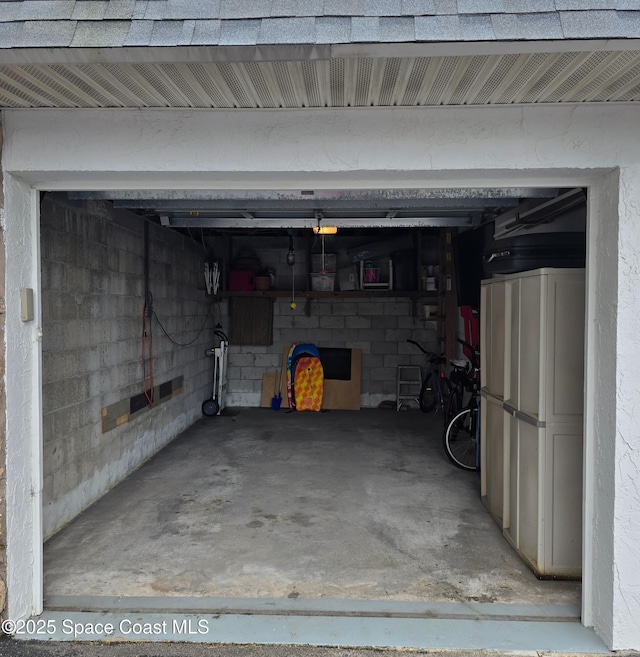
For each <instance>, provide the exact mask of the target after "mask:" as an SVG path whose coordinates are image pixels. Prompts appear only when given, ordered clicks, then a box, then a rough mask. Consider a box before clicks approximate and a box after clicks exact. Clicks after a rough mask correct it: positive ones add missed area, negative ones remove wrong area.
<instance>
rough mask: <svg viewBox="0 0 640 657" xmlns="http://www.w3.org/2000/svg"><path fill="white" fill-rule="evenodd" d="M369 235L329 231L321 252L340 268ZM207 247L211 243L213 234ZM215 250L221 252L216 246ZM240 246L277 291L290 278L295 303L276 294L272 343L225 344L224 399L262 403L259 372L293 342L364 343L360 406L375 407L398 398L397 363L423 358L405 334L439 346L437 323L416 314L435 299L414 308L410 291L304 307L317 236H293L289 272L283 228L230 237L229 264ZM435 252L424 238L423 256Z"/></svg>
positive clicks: (271, 367) (430, 257)
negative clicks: (270, 277)
mask: <svg viewBox="0 0 640 657" xmlns="http://www.w3.org/2000/svg"><path fill="white" fill-rule="evenodd" d="M309 232H310V231H309ZM308 239H309V241H307V240H308ZM378 239H380V238H378ZM367 241H372V240H367V239H366V238H363V237H345V236H341V235H339V236H337V237H333V236H331V237H328V238H326V240H325V253H336V254H337V267H338V268H340V267H345V266H348V265H350V264H351V263H352V261H351V259H350V258H349V256H348V254H347V251H348V249H349V248H350V247H353V246H359V245H361V244H362V243H363V242H367ZM212 246H213V248H214V250H216V244H215V241H214V243H213V244H212ZM217 251H218V254H219V255H221V251H220V250H219V249H218V250H217ZM243 251H244V252H246V251H252V252H254V253H255V254H256V255H257V256H258V257H259V259H260V262H261V265H262V267H263V268H269V269H271V270H273V271H274V272H275V288H276V289H277V290H279V291H285V290H286V291H290V290H291V289H292V280H293V281H294V283H295V291H296V294H295V296H296V301H297V307H296V309H295V310H292V309H291V307H290V304H291V300H292V297H291V296H289V295H285V296H279V297H277V298H276V299H275V300H274V327H273V344H272V345H269V346H252V345H234V344H231V345H230V348H229V363H228V365H229V367H228V376H227V380H228V396H227V403H228V404H229V405H230V406H259V405H260V396H261V387H262V375H263V374H264V373H265V372H274V371H277V370H278V369H279V368H280V362H281V357H282V350H283V348H284V347H289V346H290V345H291V343H292V342H311V343H314V344H317V345H318V346H320V347H349V348H358V349H361V350H362V392H361V405H362V407H375V406H377V405H378V404H379V403H380V402H381V401H384V400H388V399H391V400H394V401H395V398H396V371H397V370H396V368H397V366H398V365H419V366H423V365H424V363H425V360H424V357H423V356H422V354H421V353H420V352H419V351H418V349H417V348H416V347H414V346H413V345H410V344H408V343H407V342H406V340H407V338H411V339H413V340H416V341H417V342H419V343H421V344H423V346H424V347H425V348H426V349H428V350H430V351H434V352H438V353H439V352H440V347H439V346H438V342H437V340H436V334H435V327H434V326H432V325H430V324H428V323H427V322H425V321H424V320H423V319H420V316H421V314H420V311H421V306H422V304H423V303H433V301H427V300H418V301H417V304H416V308H414V305H413V303H412V300H411V299H409V298H408V297H402V296H398V297H388V296H379V297H376V296H375V293H373V294H369V295H368V296H354V297H335V298H323V299H312V300H309V301H308V313H307V312H306V304H307V302H306V301H305V298H304V296H303V295H302V291H304V290H307V289H309V287H310V285H309V280H308V276H307V271H308V270H309V269H310V267H309V266H308V265H307V259H308V251H312V252H313V253H316V254H317V253H318V252H320V251H321V242H320V238H319V237H311V238H308V237H307V236H305V235H298V236H296V238H295V239H294V251H295V266H294V268H293V271H292V268H291V267H290V266H289V265H287V262H286V258H287V252H288V237H287V235H281V236H261V237H260V238H257V237H256V236H255V235H252V234H250V233H248V234H247V235H246V236H235V237H233V240H232V253H231V256H232V262H231V266H232V267H233V260H234V259H235V257H236V256H238V254H240V253H242V252H243ZM437 257H438V253H437V238H435V239H431V240H423V254H422V258H423V260H424V261H425V262H429V261H437ZM336 289H338V287H337V283H336ZM224 305H225V307H226V304H224ZM414 311H416V312H415V313H414ZM414 315H417V316H414ZM228 321H229V320H228V317H227V316H226V315H225V328H230V327H229V325H228Z"/></svg>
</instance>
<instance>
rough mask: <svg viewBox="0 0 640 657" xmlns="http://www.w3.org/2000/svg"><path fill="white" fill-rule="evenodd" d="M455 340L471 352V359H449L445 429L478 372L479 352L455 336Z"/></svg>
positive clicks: (458, 409) (460, 408)
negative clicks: (448, 387)
mask: <svg viewBox="0 0 640 657" xmlns="http://www.w3.org/2000/svg"><path fill="white" fill-rule="evenodd" d="M457 341H458V342H459V343H460V344H461V345H463V346H464V347H466V351H467V353H469V354H471V360H467V359H466V358H465V359H464V360H450V361H449V364H450V365H451V368H452V370H451V374H450V375H449V381H450V385H451V388H450V394H449V397H448V400H447V407H446V409H445V425H444V428H445V431H446V429H447V426H448V425H449V422H450V421H451V418H453V417H454V416H455V415H457V414H458V413H459V412H460V410H462V408H463V406H464V397H465V392H471V388H472V382H473V380H474V379H477V377H478V374H479V372H480V352H479V351H478V349H477V348H476V347H473V346H471V345H470V344H469V343H468V342H465V341H464V340H461V339H460V338H457Z"/></svg>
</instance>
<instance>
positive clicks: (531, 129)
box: [4, 105, 640, 649]
mask: <svg viewBox="0 0 640 657" xmlns="http://www.w3.org/2000/svg"><path fill="white" fill-rule="evenodd" d="M639 121H640V108H639V107H637V106H634V105H619V106H615V105H607V106H600V105H593V106H586V105H580V106H550V107H549V106H531V107H516V106H514V107H507V108H497V107H488V108H487V107H482V108H480V107H465V108H455V109H454V108H430V109H427V108H416V109H406V110H405V109H390V110H374V109H370V110H348V109H347V110H318V111H314V110H303V111H268V110H261V111H258V112H252V111H234V112H226V111H223V112H198V111H193V112H192V111H169V110H166V111H145V112H141V111H133V112H128V111H110V110H109V111H91V112H84V111H81V110H74V111H69V112H67V111H52V112H47V114H46V121H45V120H43V116H42V113H41V112H13V111H7V112H6V113H5V128H6V133H5V134H6V139H7V145H6V149H5V162H4V164H5V173H6V174H7V175H9V174H13V175H14V176H19V178H20V180H19V181H18V180H14V182H12V184H11V185H9V187H8V189H9V190H10V191H11V197H10V198H9V197H8V198H7V213H8V222H9V223H10V224H11V226H12V229H11V235H8V236H7V240H8V243H9V240H11V248H12V250H11V251H10V252H11V257H12V261H11V262H10V263H8V266H7V296H8V299H9V296H10V295H12V298H13V299H15V298H16V295H17V293H18V291H19V287H20V285H21V284H24V283H21V281H22V280H23V279H24V278H29V277H33V275H34V272H35V274H36V279H37V267H34V265H33V263H31V264H30V263H29V257H31V256H30V254H31V249H32V246H33V239H32V237H30V236H29V235H25V234H24V229H23V230H20V229H19V226H20V225H21V224H20V222H21V221H22V220H23V219H24V217H25V213H26V218H27V223H28V220H29V212H30V207H31V206H32V205H33V203H34V200H33V195H29V192H28V186H27V185H28V184H31V185H34V186H36V187H37V188H41V189H147V190H148V189H165V190H166V189H169V190H181V189H211V188H216V189H224V188H230V187H233V188H236V189H237V188H246V189H265V188H266V189H297V188H300V186H301V185H304V186H303V187H302V188H303V189H309V188H322V187H325V188H345V187H347V188H356V187H357V188H376V187H381V186H382V187H392V186H400V187H424V186H428V187H478V186H483V187H503V186H505V185H507V186H515V185H544V186H549V185H554V186H556V185H560V186H563V187H570V186H573V185H581V186H588V187H591V188H592V189H593V190H595V191H596V192H597V193H602V195H603V199H604V200H603V202H602V204H601V206H600V207H601V208H602V210H603V212H602V213H596V214H594V213H593V212H592V213H591V216H590V218H589V222H590V236H591V244H590V250H589V253H590V256H592V262H590V263H589V264H588V266H589V268H590V269H591V271H590V273H589V281H590V284H592V287H591V288H590V291H589V297H588V300H587V301H588V318H589V320H588V324H587V337H588V340H587V343H588V344H589V345H593V346H594V347H595V349H596V351H595V353H591V352H589V351H588V352H587V354H586V358H587V373H588V375H587V376H588V377H589V376H590V377H591V378H592V380H591V381H587V415H588V416H589V417H590V418H592V419H593V420H594V423H593V424H592V425H591V426H588V427H587V433H586V450H587V452H589V453H590V454H592V458H593V463H592V466H593V468H592V472H593V473H595V475H596V476H597V477H598V478H599V484H598V486H597V487H596V489H595V490H592V489H590V488H588V487H587V488H585V498H586V506H585V508H586V509H587V511H588V513H589V514H590V517H588V518H586V522H587V523H590V524H591V526H593V527H594V528H595V530H594V531H593V532H592V533H591V535H590V541H591V542H592V545H591V546H589V547H588V549H587V553H586V559H587V560H588V563H587V564H586V569H585V570H588V571H589V572H590V573H591V575H592V581H591V582H590V583H589V586H591V589H590V590H589V591H588V592H587V593H586V594H585V595H587V596H588V599H587V601H586V602H585V622H586V623H587V624H589V625H593V626H594V627H596V628H597V630H598V632H599V633H600V635H601V636H602V637H603V638H604V639H605V640H606V641H607V642H608V644H609V646H610V647H611V648H614V649H625V648H640V626H638V623H637V618H639V617H640V587H639V586H638V568H637V559H636V558H635V556H634V554H633V552H634V548H635V546H636V545H637V540H636V539H637V532H638V527H640V476H638V475H639V474H640V473H639V472H638V471H639V470H640V446H639V445H638V440H637V427H638V426H640V406H638V404H637V403H636V402H635V401H634V400H635V399H637V395H638V384H637V371H638V369H637V364H638V363H637V360H636V358H637V356H634V355H633V354H639V353H640V350H639V349H638V344H637V337H636V336H637V312H636V309H637V307H638V290H640V267H639V265H638V262H639V261H640V260H639V258H638V253H639V252H640V245H639V244H638V239H639V237H640V231H639V230H638V216H637V215H638V206H637V198H638V196H639V195H640V183H639V182H638V181H639V177H638V169H637V168H638V165H639V162H640V156H639V155H638V153H640V148H638V146H639V144H638V137H637V134H638V133H637V125H638V123H639ZM616 169H619V170H620V185H619V186H618V185H617V183H616V179H615V175H616V174H613V173H612V171H615V170H616ZM616 194H617V197H616ZM593 209H594V208H592V210H593ZM596 209H597V208H596ZM609 212H610V213H612V214H611V216H603V215H604V213H609ZM14 224H15V225H14ZM8 225H9V224H8ZM613 233H615V234H616V238H615V240H614V238H613V236H612V234H613ZM21 239H22V242H20V240H21ZM14 248H15V251H14V250H13V249H14ZM595 252H600V255H599V257H598V258H596V259H594V258H593V255H594V253H595ZM14 258H16V259H17V260H16V262H14V261H13V260H14ZM20 258H23V259H25V260H26V263H24V262H20V261H19V259H20ZM618 267H619V270H618V271H617V275H615V276H613V277H612V273H611V272H612V271H613V270H616V269H617V268H618ZM597 281H600V283H601V285H600V287H599V288H598V286H597V285H596V286H595V287H594V286H593V283H594V282H597ZM599 290H600V291H602V292H603V293H606V294H607V295H613V298H614V299H615V303H607V302H601V301H599V300H598V298H597V296H596V295H597V293H598V291H599ZM612 318H613V319H612ZM7 322H8V326H9V325H10V328H11V332H8V334H7V342H8V354H9V356H11V355H12V354H14V355H15V356H17V355H18V354H21V355H22V356H24V357H26V356H27V355H31V357H32V358H33V352H34V351H36V350H37V347H34V346H33V344H34V343H33V335H31V334H30V333H29V330H28V329H26V328H25V327H20V326H19V325H18V324H16V323H15V322H12V323H10V322H9V318H8V319H7ZM14 343H15V344H14ZM24 357H23V358H22V361H24V360H25V358H24ZM12 358H13V356H12ZM600 363H603V364H604V363H606V364H607V366H605V367H602V368H599V369H598V368H597V367H596V366H598V365H599V364H600ZM21 365H24V363H23V362H21V359H20V358H13V359H10V358H8V360H7V367H8V368H11V372H15V373H16V381H17V385H20V386H22V387H23V388H24V390H26V394H25V397H26V398H27V399H28V398H29V394H31V392H29V391H30V390H31V388H30V380H31V379H30V377H33V376H34V373H37V368H35V367H34V366H33V365H29V364H28V363H27V367H23V370H21V371H20V372H17V371H16V368H17V367H19V366H21ZM594 377H597V380H595V379H594ZM596 383H597V385H596ZM602 391H607V393H606V394H602ZM613 391H615V392H613ZM17 392H18V391H16V394H17ZM599 394H602V397H601V399H598V400H596V396H597V395H599ZM7 404H8V422H13V425H15V429H16V430H17V433H18V435H31V432H32V431H33V430H34V428H37V420H36V419H35V418H33V417H32V418H31V419H30V420H29V422H25V421H22V422H20V421H19V420H18V417H17V416H15V417H14V415H13V414H14V412H15V411H14V410H12V406H13V405H15V406H16V407H19V406H20V404H21V400H19V399H17V398H16V396H14V397H13V398H9V396H8V399H7ZM35 408H36V409H37V403H36V405H35ZM8 448H9V449H10V454H9V458H8V461H7V463H8V464H9V463H11V464H12V467H11V469H9V468H8V471H7V476H8V477H10V485H9V490H12V489H13V487H15V495H14V497H15V503H16V505H15V508H14V504H13V501H10V502H9V509H8V513H9V521H10V527H9V538H10V540H12V539H11V537H12V530H13V528H14V526H13V525H12V524H11V523H12V522H13V523H15V522H16V521H17V517H18V514H20V512H21V510H22V511H23V515H22V516H21V517H22V518H23V520H22V524H23V528H22V530H21V532H20V531H18V528H17V526H16V527H15V541H16V543H15V545H16V547H17V546H18V545H19V544H21V545H23V552H24V551H28V558H29V559H31V560H33V562H34V563H37V559H38V554H37V549H38V548H37V545H32V544H31V543H30V542H29V541H30V540H31V539H30V537H29V536H33V527H37V524H34V525H33V527H32V529H31V530H30V531H31V532H32V534H30V535H29V536H27V534H28V532H29V527H28V521H29V514H28V509H33V508H34V500H33V499H31V498H29V499H28V500H27V496H26V495H25V490H23V488H20V485H21V486H23V487H24V486H28V485H32V484H33V483H34V480H33V473H31V472H26V473H25V468H26V466H27V464H32V463H33V458H34V457H33V456H32V454H31V453H30V452H29V450H28V449H27V448H26V447H25V446H24V445H20V444H19V443H17V442H15V441H12V443H11V444H10V445H8ZM19 475H24V478H23V479H22V480H19V479H18V478H17V477H18V476H19ZM18 481H22V482H24V483H22V484H20V485H18ZM591 481H593V477H592V479H591ZM35 485H36V487H37V482H36V483H35ZM37 502H38V500H37V499H36V502H35V503H36V504H37ZM22 504H27V505H28V509H27V511H25V509H24V508H22V507H21V505H22ZM610 509H614V514H613V517H612V518H610V517H607V515H606V514H607V513H608V512H609V510H610ZM12 518H16V520H12ZM24 518H27V521H25V520H24ZM25 523H26V524H25ZM13 554H14V553H13V552H12V549H11V545H10V549H9V558H10V559H14V558H15V559H16V562H15V564H16V565H15V574H16V580H15V581H10V590H11V586H12V585H13V584H14V583H15V584H16V587H17V590H18V594H20V590H21V587H22V591H23V593H22V595H23V598H22V599H23V600H24V601H26V602H28V600H29V599H31V601H32V602H31V603H30V605H31V606H30V607H29V609H28V610H29V612H31V611H32V610H33V605H34V603H33V599H34V598H33V593H29V592H24V587H25V584H24V582H22V583H21V582H20V581H19V580H18V579H17V575H18V574H19V572H22V571H21V569H22V570H24V569H28V564H27V563H26V562H27V556H20V555H19V554H15V557H14V556H13ZM612 554H613V557H614V562H613V566H612V564H611V560H610V557H611V555H612ZM21 559H22V560H21ZM12 568H13V566H12V564H11V563H10V564H9V573H11V572H12ZM30 595H31V596H32V597H31V598H29V596H30ZM37 599H38V598H37V594H36V598H35V600H37ZM10 604H11V597H10Z"/></svg>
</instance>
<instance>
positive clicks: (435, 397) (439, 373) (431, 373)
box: [407, 339, 451, 414]
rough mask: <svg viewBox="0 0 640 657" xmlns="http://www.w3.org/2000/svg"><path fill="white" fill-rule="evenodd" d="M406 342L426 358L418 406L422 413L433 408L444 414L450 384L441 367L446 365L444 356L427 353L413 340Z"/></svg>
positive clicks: (428, 411)
mask: <svg viewBox="0 0 640 657" xmlns="http://www.w3.org/2000/svg"><path fill="white" fill-rule="evenodd" d="M407 342H410V343H411V344H413V345H415V346H416V347H418V349H420V351H421V352H422V353H423V354H424V355H425V356H426V362H427V372H426V374H425V376H424V378H423V379H422V384H421V386H420V394H419V396H418V404H419V405H420V410H421V411H422V412H423V413H430V412H431V411H433V409H434V408H435V409H436V410H437V409H440V410H441V411H442V413H443V414H444V413H445V409H446V407H447V401H448V399H449V393H450V392H451V383H450V381H449V379H448V378H447V377H446V375H445V373H444V370H442V368H441V366H442V365H444V364H446V362H447V359H446V358H444V356H437V355H436V354H435V353H434V352H432V351H427V350H426V349H424V348H423V347H422V345H420V344H418V343H417V342H415V340H409V339H407Z"/></svg>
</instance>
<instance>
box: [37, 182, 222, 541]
mask: <svg viewBox="0 0 640 657" xmlns="http://www.w3.org/2000/svg"><path fill="white" fill-rule="evenodd" d="M143 233H144V224H143V219H141V218H140V217H137V216H135V215H133V214H130V213H127V212H125V211H114V210H113V209H112V207H111V206H110V205H109V204H107V203H102V202H92V201H67V200H65V199H64V198H63V197H61V196H56V195H46V196H45V198H44V200H43V202H42V207H41V254H42V261H41V264H42V321H43V391H42V394H43V439H44V446H43V449H44V492H43V516H44V533H45V536H50V535H51V534H53V533H54V532H55V531H57V530H58V529H59V528H60V527H62V526H63V525H64V524H66V523H67V522H68V521H69V520H70V519H71V518H73V517H74V516H75V515H76V514H77V513H79V512H80V511H81V510H82V509H83V508H85V507H86V506H88V505H89V504H91V503H92V502H94V501H95V500H96V499H98V498H99V497H100V496H102V495H103V494H104V493H105V492H106V491H107V490H109V488H111V487H112V486H113V485H115V484H116V483H117V482H118V481H120V480H121V479H123V478H124V477H125V476H126V475H127V474H129V473H130V472H132V471H133V470H134V469H136V468H137V467H138V466H139V465H140V464H141V463H142V462H143V461H145V460H146V459H147V458H149V457H150V456H151V455H152V454H153V453H155V452H156V451H157V450H158V449H160V448H161V447H162V446H163V445H164V444H166V443H167V442H168V441H170V440H171V439H173V438H174V437H175V436H176V435H177V434H178V433H179V432H180V431H182V430H183V429H185V428H186V427H187V426H189V425H190V424H192V423H193V422H194V421H195V420H197V419H198V418H199V417H201V404H202V401H203V400H204V399H205V398H206V397H208V396H209V395H210V386H211V369H210V367H211V363H210V359H208V358H207V357H206V356H205V355H204V352H205V349H206V348H207V347H209V346H210V345H211V342H212V329H213V326H214V323H215V321H218V319H219V318H218V319H216V313H218V314H219V310H218V309H217V307H216V306H215V305H213V304H212V303H211V301H210V299H209V298H208V297H207V295H206V293H205V291H204V278H203V275H202V267H203V262H204V250H203V248H202V245H201V244H198V243H196V242H194V241H192V240H190V239H188V238H184V237H183V236H181V235H179V234H178V233H176V232H175V231H170V230H168V229H165V228H161V227H159V226H150V227H149V238H150V240H149V243H150V251H149V253H150V263H149V279H150V290H151V293H152V295H153V308H154V311H155V313H156V315H157V318H158V319H159V320H160V322H161V323H162V325H163V326H164V329H165V330H166V331H167V333H168V334H169V335H170V336H171V338H172V339H173V340H174V341H175V342H178V343H180V344H187V343H191V344H190V345H189V346H178V345H175V344H173V343H172V342H171V341H170V340H169V339H168V338H167V337H166V336H165V334H164V333H163V331H162V330H161V328H160V326H159V324H158V321H157V320H156V319H155V318H154V319H152V320H151V321H150V322H148V324H147V329H148V330H150V332H151V334H152V338H153V365H154V381H155V383H156V384H160V383H164V382H165V381H169V380H171V379H174V378H176V377H178V376H180V375H182V376H184V388H183V392H182V393H181V394H179V395H177V396H176V397H174V398H173V399H171V400H169V401H166V402H163V403H162V404H159V405H157V406H156V407H153V408H151V409H148V410H146V411H144V412H141V413H139V414H137V415H136V416H135V417H133V418H131V419H130V420H129V421H128V422H125V423H123V424H122V425H120V426H119V427H117V428H116V429H113V430H111V431H108V432H106V433H102V424H101V411H102V408H103V407H106V406H109V405H110V404H113V403H115V402H119V401H122V400H124V399H127V398H129V397H131V396H133V395H136V394H139V393H141V392H142V391H143V377H144V375H143V364H142V338H141V336H142V315H143V307H144V237H143ZM203 325H204V327H205V328H204V329H203V330H202V331H200V329H201V328H202V327H203ZM147 374H148V366H147Z"/></svg>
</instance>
